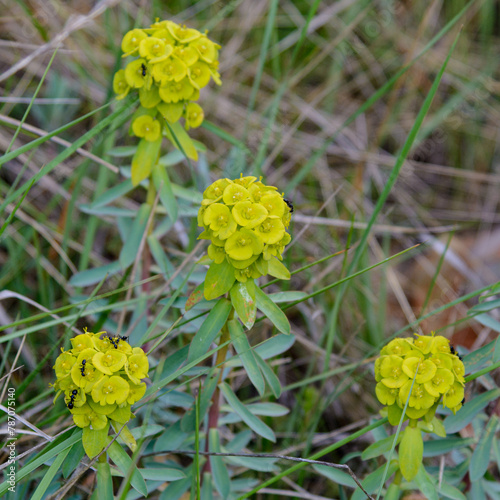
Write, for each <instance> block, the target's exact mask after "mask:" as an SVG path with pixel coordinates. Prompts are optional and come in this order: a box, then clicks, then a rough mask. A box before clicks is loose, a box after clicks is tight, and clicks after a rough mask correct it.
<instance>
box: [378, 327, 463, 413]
mask: <svg viewBox="0 0 500 500" xmlns="http://www.w3.org/2000/svg"><path fill="white" fill-rule="evenodd" d="M415 335H416V337H415V339H412V338H406V339H403V338H397V339H394V340H392V341H391V342H389V344H387V345H386V346H385V347H384V348H383V349H382V350H381V351H380V357H379V358H377V360H376V361H375V379H376V381H377V385H376V387H375V392H376V394H377V398H378V400H379V401H380V402H381V403H382V404H384V405H387V406H388V407H389V411H390V408H391V407H393V409H395V410H397V409H398V408H399V409H400V410H397V411H399V412H401V409H403V408H404V406H405V404H406V401H407V400H408V407H407V409H406V416H407V417H408V418H410V419H417V418H420V417H423V416H424V415H426V414H430V415H431V416H432V415H434V412H435V410H436V408H437V406H438V405H439V404H440V403H442V405H443V406H444V407H447V408H450V410H451V411H452V412H453V413H456V412H457V411H458V410H459V409H460V408H461V407H462V403H463V398H464V385H465V379H464V374H465V368H464V364H463V363H462V361H461V359H460V358H459V356H458V355H457V354H456V353H455V350H454V349H453V348H450V342H449V340H448V339H446V338H445V337H441V336H434V334H432V335H417V334H415ZM412 385H413V388H412Z"/></svg>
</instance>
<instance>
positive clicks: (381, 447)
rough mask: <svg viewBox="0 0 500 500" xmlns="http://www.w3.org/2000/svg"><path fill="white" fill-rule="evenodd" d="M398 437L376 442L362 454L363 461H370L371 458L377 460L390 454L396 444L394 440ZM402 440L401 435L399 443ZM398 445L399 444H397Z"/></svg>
mask: <svg viewBox="0 0 500 500" xmlns="http://www.w3.org/2000/svg"><path fill="white" fill-rule="evenodd" d="M395 437H396V435H395V434H394V435H392V436H388V437H386V438H384V439H381V440H380V441H376V442H375V443H373V444H371V445H370V446H368V448H366V449H365V450H364V451H363V453H362V454H361V458H362V459H363V460H369V459H370V458H376V457H379V456H380V455H383V454H384V453H388V452H389V451H391V449H392V445H393V443H394V438H395ZM400 440H401V434H400V435H399V439H398V441H400ZM396 444H397V443H396Z"/></svg>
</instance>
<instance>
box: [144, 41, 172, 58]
mask: <svg viewBox="0 0 500 500" xmlns="http://www.w3.org/2000/svg"><path fill="white" fill-rule="evenodd" d="M173 51H174V49H173V47H172V46H171V45H167V44H166V43H165V42H164V41H163V40H162V39H161V38H156V37H149V38H144V39H143V40H141V42H140V44H139V54H140V55H141V57H144V58H145V59H149V61H150V63H151V64H156V63H159V62H161V61H164V60H165V59H166V58H167V57H168V56H170V54H172V52H173Z"/></svg>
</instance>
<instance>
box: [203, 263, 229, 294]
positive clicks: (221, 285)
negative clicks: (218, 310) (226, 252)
mask: <svg viewBox="0 0 500 500" xmlns="http://www.w3.org/2000/svg"><path fill="white" fill-rule="evenodd" d="M235 280H236V278H235V277H234V269H233V266H232V265H231V264H230V263H229V262H228V261H227V260H225V261H224V262H222V264H216V263H215V262H213V263H212V264H211V265H210V267H209V268H208V271H207V276H206V278H205V288H204V294H205V298H206V299H207V300H212V299H216V298H218V297H220V296H221V295H224V294H225V293H227V292H229V290H231V287H232V286H233V283H234V281H235Z"/></svg>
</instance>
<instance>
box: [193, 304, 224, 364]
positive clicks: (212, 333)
mask: <svg viewBox="0 0 500 500" xmlns="http://www.w3.org/2000/svg"><path fill="white" fill-rule="evenodd" d="M231 309H232V306H231V302H229V301H228V300H226V299H219V301H218V302H217V303H216V304H215V306H214V307H213V309H212V310H211V311H210V312H209V313H208V316H207V317H206V318H205V321H203V323H202V325H201V326H200V329H199V330H198V331H197V332H196V334H195V336H194V337H193V339H192V340H191V346H190V347H189V355H188V362H190V361H193V360H195V359H196V358H198V357H199V356H203V355H204V354H206V353H207V352H208V351H209V349H210V344H211V343H212V342H213V341H214V340H215V338H216V337H217V335H218V334H219V332H220V331H221V328H222V327H223V326H224V324H225V323H226V321H227V318H228V317H229V313H230V312H231Z"/></svg>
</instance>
